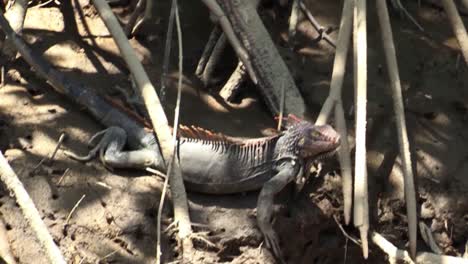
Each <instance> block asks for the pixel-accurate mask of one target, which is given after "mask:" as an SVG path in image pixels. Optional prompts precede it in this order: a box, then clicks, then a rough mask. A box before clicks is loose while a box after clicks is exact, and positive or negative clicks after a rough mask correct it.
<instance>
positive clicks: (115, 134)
mask: <svg viewBox="0 0 468 264" xmlns="http://www.w3.org/2000/svg"><path fill="white" fill-rule="evenodd" d="M101 135H102V138H101V140H100V141H99V143H98V144H97V145H96V146H95V147H94V148H93V149H91V150H90V151H89V153H88V154H87V155H86V156H78V155H76V154H74V153H72V152H68V151H66V152H65V155H67V156H68V157H70V158H72V159H76V160H80V161H89V160H90V159H92V158H94V157H95V156H96V155H97V153H99V158H100V160H101V162H102V163H103V164H104V165H105V166H108V167H111V168H130V169H144V168H147V167H153V168H156V169H163V167H164V163H163V159H162V156H161V153H159V152H158V151H155V150H151V149H139V150H132V151H124V150H123V149H124V147H125V145H126V143H127V133H126V132H125V130H123V129H122V128H120V127H109V128H107V129H105V130H103V131H100V132H98V133H97V134H95V135H94V136H93V137H92V138H91V140H90V142H93V141H95V140H96V139H97V137H98V136H101Z"/></svg>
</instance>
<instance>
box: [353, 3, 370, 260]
mask: <svg viewBox="0 0 468 264" xmlns="http://www.w3.org/2000/svg"><path fill="white" fill-rule="evenodd" d="M355 3H356V5H355V7H354V30H355V31H354V38H355V42H354V43H355V46H354V50H355V54H354V62H355V64H354V66H355V68H354V73H355V79H354V80H355V91H356V94H355V95H356V160H355V170H354V177H355V182H354V221H353V222H354V225H355V226H356V227H358V228H359V231H360V235H361V241H362V253H363V256H364V258H365V259H367V257H368V254H369V245H368V239H367V236H368V231H369V204H368V194H367V164H366V107H367V28H366V23H367V22H366V1H365V0H356V1H355Z"/></svg>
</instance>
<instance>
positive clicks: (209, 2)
mask: <svg viewBox="0 0 468 264" xmlns="http://www.w3.org/2000/svg"><path fill="white" fill-rule="evenodd" d="M202 1H203V3H204V4H205V5H206V6H207V7H208V8H209V9H210V11H211V13H212V14H213V15H214V16H215V17H216V19H217V21H218V23H219V25H220V26H221V28H222V29H223V32H224V34H225V35H226V37H227V38H228V40H229V43H231V46H232V48H233V49H234V51H235V52H236V54H237V56H238V57H239V59H240V60H241V61H242V63H244V65H245V67H246V69H247V72H248V73H249V75H250V78H251V79H252V81H253V83H254V84H257V83H258V79H257V76H256V75H255V71H254V70H253V66H252V62H251V61H250V58H249V55H248V53H247V51H246V50H245V48H244V46H243V45H242V43H241V42H240V40H239V39H238V38H237V36H236V34H235V33H234V29H233V28H232V25H231V23H230V22H229V20H228V18H227V17H226V14H224V11H223V9H222V8H221V7H220V6H219V4H218V3H217V2H216V0H202Z"/></svg>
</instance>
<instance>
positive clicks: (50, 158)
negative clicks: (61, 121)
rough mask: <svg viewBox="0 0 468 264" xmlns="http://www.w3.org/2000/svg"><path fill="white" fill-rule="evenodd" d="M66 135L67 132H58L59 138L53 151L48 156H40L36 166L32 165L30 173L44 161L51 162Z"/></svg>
mask: <svg viewBox="0 0 468 264" xmlns="http://www.w3.org/2000/svg"><path fill="white" fill-rule="evenodd" d="M66 136H67V134H65V133H64V132H62V133H61V134H60V137H59V140H58V142H57V145H56V146H55V149H54V151H53V152H52V155H50V157H44V158H42V159H41V161H39V163H38V164H37V165H36V166H34V168H33V169H32V171H31V173H34V172H35V171H36V170H37V169H38V168H39V167H40V166H41V165H42V164H43V163H44V162H52V161H53V160H54V158H55V155H56V154H57V151H58V150H59V148H60V146H62V143H63V141H64V140H65V138H66Z"/></svg>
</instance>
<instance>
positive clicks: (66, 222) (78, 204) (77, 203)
mask: <svg viewBox="0 0 468 264" xmlns="http://www.w3.org/2000/svg"><path fill="white" fill-rule="evenodd" d="M85 197H86V194H83V195H82V196H81V198H80V199H79V200H78V202H76V204H75V206H73V208H72V209H71V211H70V213H69V214H68V216H67V220H65V226H67V225H68V222H70V219H71V217H72V215H73V213H74V212H75V211H76V208H78V206H80V203H81V202H82V201H83V199H84V198H85Z"/></svg>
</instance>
